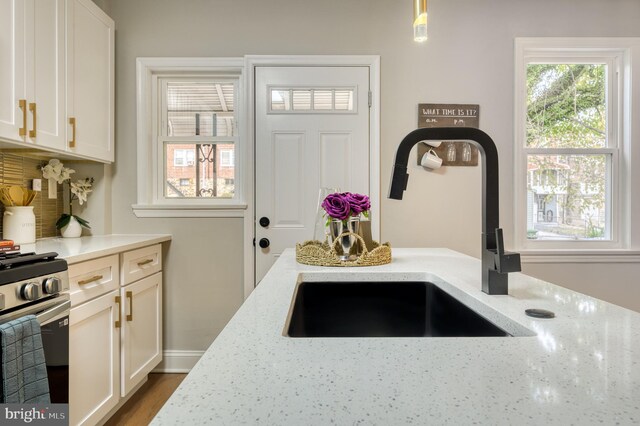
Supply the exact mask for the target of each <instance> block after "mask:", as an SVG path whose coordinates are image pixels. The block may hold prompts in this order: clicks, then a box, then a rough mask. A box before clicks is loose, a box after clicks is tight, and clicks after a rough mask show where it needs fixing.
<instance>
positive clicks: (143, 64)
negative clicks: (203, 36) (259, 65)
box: [132, 58, 248, 217]
mask: <svg viewBox="0 0 640 426" xmlns="http://www.w3.org/2000/svg"><path fill="white" fill-rule="evenodd" d="M136 62H137V122H138V129H137V145H138V150H137V163H138V170H137V178H138V179H137V191H138V197H137V203H136V204H134V205H133V206H132V208H133V211H134V213H135V214H136V216H138V217H243V215H244V210H245V209H246V207H247V202H246V188H245V187H244V186H245V185H246V182H247V179H246V178H245V174H246V173H247V168H246V166H247V165H246V163H247V155H248V147H247V146H246V143H245V137H244V130H243V127H242V125H240V122H242V121H243V119H244V115H243V114H244V111H245V109H246V108H245V107H243V105H244V92H243V82H244V78H243V70H244V60H243V59H242V58H138V59H137V61H136Z"/></svg>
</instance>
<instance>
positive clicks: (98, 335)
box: [69, 290, 120, 425]
mask: <svg viewBox="0 0 640 426" xmlns="http://www.w3.org/2000/svg"><path fill="white" fill-rule="evenodd" d="M117 295H118V290H114V291H111V292H109V293H107V294H105V295H103V296H100V297H98V298H96V299H93V300H91V301H89V302H86V303H84V304H82V305H80V306H77V307H74V308H72V309H71V314H70V317H69V322H70V328H69V336H70V342H71V344H70V345H69V401H70V404H69V416H70V419H69V421H70V424H72V425H77V424H87V425H94V424H96V423H97V422H98V421H99V420H100V419H102V418H103V417H104V416H105V415H106V414H107V413H108V412H109V411H111V409H113V408H114V407H115V406H116V405H117V404H118V402H119V401H120V330H119V329H118V328H116V321H118V319H119V318H120V309H119V308H120V307H119V305H118V304H117V303H116V296H117Z"/></svg>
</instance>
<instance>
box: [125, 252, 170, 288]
mask: <svg viewBox="0 0 640 426" xmlns="http://www.w3.org/2000/svg"><path fill="white" fill-rule="evenodd" d="M161 270H162V245H161V244H156V245H155V246H149V247H143V248H141V249H137V250H131V251H128V252H125V253H122V279H121V280H120V281H121V282H122V285H123V286H124V285H127V284H131V283H132V282H134V281H138V280H139V279H142V278H144V277H148V276H149V275H152V274H155V273H156V272H159V271H161Z"/></svg>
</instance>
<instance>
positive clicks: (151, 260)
mask: <svg viewBox="0 0 640 426" xmlns="http://www.w3.org/2000/svg"><path fill="white" fill-rule="evenodd" d="M151 262H153V259H145V260H141V261H140V262H138V266H144V265H146V264H149V263H151Z"/></svg>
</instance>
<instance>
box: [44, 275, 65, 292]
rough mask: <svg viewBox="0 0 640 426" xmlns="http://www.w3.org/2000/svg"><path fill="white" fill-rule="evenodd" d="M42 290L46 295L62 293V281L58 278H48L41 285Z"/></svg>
mask: <svg viewBox="0 0 640 426" xmlns="http://www.w3.org/2000/svg"><path fill="white" fill-rule="evenodd" d="M42 290H44V292H45V293H46V294H56V293H60V292H61V291H62V281H60V278H58V277H49V278H47V279H46V280H44V282H43V283H42Z"/></svg>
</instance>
